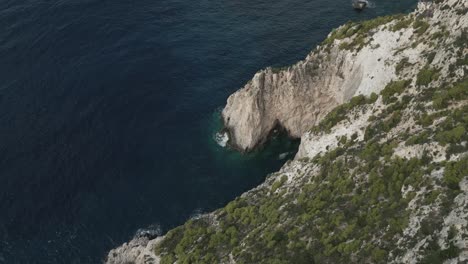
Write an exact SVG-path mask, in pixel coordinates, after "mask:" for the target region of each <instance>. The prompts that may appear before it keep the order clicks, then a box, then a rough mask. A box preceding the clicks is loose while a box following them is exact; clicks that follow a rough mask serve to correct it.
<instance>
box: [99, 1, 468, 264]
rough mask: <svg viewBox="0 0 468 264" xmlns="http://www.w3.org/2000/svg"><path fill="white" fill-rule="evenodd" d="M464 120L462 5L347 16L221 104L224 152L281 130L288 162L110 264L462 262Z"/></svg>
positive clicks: (466, 66)
mask: <svg viewBox="0 0 468 264" xmlns="http://www.w3.org/2000/svg"><path fill="white" fill-rule="evenodd" d="M467 117H468V2H467V1H465V0H435V1H423V2H421V3H420V4H419V5H418V8H417V9H416V10H415V11H414V12H412V13H410V14H408V15H394V16H387V17H380V18H377V19H374V20H370V21H364V22H359V23H354V22H350V23H348V24H345V25H343V26H341V27H339V28H338V29H335V30H334V31H333V32H331V33H330V35H329V36H328V38H327V39H326V40H324V42H323V43H322V44H321V45H319V46H318V47H317V48H316V49H315V50H314V51H312V52H311V53H310V54H309V55H308V56H307V57H306V58H305V59H304V60H303V61H300V62H298V63H296V64H295V65H292V66H289V67H284V68H281V69H274V68H267V69H265V70H262V71H260V72H258V73H257V74H255V76H254V77H253V79H252V80H251V81H249V82H248V83H247V84H246V85H245V86H244V87H243V88H242V89H240V90H239V91H237V92H236V93H234V94H233V95H231V96H230V97H229V99H228V101H227V105H226V107H225V108H224V110H223V112H222V118H223V121H224V123H225V127H226V131H228V134H229V142H228V144H229V145H231V146H232V147H234V148H236V149H239V150H240V151H250V150H252V149H254V148H255V147H257V146H259V145H261V144H263V143H265V141H266V140H267V139H268V135H269V134H270V133H271V131H272V130H273V129H275V128H277V127H281V128H283V129H285V130H286V131H287V132H288V134H289V135H290V136H291V137H296V138H301V145H300V148H299V152H298V153H297V155H296V158H295V159H294V160H292V161H289V162H287V163H286V164H285V165H284V166H283V168H282V169H281V170H280V171H279V172H276V173H273V174H272V175H269V176H268V178H267V179H266V181H265V182H264V183H263V184H261V185H260V186H258V187H256V188H255V189H253V190H250V191H248V192H246V193H244V194H243V195H242V196H241V197H238V198H237V199H236V200H234V201H232V202H231V203H229V204H228V205H227V206H226V207H224V208H221V209H219V210H216V211H214V212H212V213H209V214H205V215H202V216H200V217H198V218H196V219H191V220H189V221H187V223H185V224H184V225H182V226H180V227H177V228H175V229H173V230H171V231H169V232H168V233H167V234H166V235H165V236H161V237H157V238H145V237H138V238H135V239H134V240H132V241H130V242H128V243H125V244H124V245H122V246H121V247H119V248H117V249H114V250H112V251H111V252H110V253H109V255H108V257H107V263H138V264H139V263H161V264H166V263H343V262H351V263H466V262H468V155H467V154H468V133H467V131H468V118H467Z"/></svg>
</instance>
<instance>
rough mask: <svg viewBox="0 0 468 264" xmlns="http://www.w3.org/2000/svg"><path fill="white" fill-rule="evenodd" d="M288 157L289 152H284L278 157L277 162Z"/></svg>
mask: <svg viewBox="0 0 468 264" xmlns="http://www.w3.org/2000/svg"><path fill="white" fill-rule="evenodd" d="M288 155H289V152H284V153H281V154H279V155H278V159H279V160H283V159H285V158H286V157H287V156H288Z"/></svg>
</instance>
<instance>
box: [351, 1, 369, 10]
mask: <svg viewBox="0 0 468 264" xmlns="http://www.w3.org/2000/svg"><path fill="white" fill-rule="evenodd" d="M368 5H369V2H368V1H367V0H353V8H354V9H356V10H363V9H364V8H366V7H367V6H368Z"/></svg>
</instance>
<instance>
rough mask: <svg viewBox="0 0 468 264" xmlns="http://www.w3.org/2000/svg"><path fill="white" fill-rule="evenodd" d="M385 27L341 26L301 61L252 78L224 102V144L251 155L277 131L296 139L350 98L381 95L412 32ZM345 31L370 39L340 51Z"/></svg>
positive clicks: (392, 75) (416, 50) (268, 69)
mask: <svg viewBox="0 0 468 264" xmlns="http://www.w3.org/2000/svg"><path fill="white" fill-rule="evenodd" d="M390 19H391V18H388V20H390ZM383 21H386V19H384V20H383ZM379 26H380V27H379ZM384 26H385V25H377V26H373V27H374V28H370V29H359V25H351V24H350V25H346V26H343V27H341V28H340V29H338V30H337V31H335V32H333V33H331V34H330V36H329V39H327V40H326V41H325V42H324V43H323V44H322V45H321V46H319V47H318V48H317V49H315V50H314V51H313V52H312V53H311V54H309V55H308V56H307V58H306V59H305V60H303V61H301V62H298V63H297V64H295V65H293V66H289V67H286V68H283V69H273V68H267V69H265V70H262V71H260V72H258V73H257V74H255V76H254V77H253V79H252V80H251V81H250V82H248V83H247V84H246V85H245V87H243V88H242V89H240V90H239V91H237V92H236V93H234V94H233V95H231V96H230V97H229V98H228V100H227V105H226V107H225V108H224V110H223V112H222V117H223V120H224V124H225V127H226V128H227V130H228V131H229V134H230V142H229V144H230V145H231V146H233V147H235V148H237V149H240V150H242V151H249V150H252V149H253V148H254V147H255V146H257V145H258V144H262V143H263V142H264V141H265V140H266V139H267V136H268V134H269V133H270V131H271V130H272V129H273V128H275V127H276V126H281V127H283V128H285V129H286V130H287V132H288V133H289V134H290V136H292V137H295V138H300V137H301V136H302V134H303V133H304V132H306V131H307V130H309V129H310V128H311V127H312V126H314V125H316V124H318V122H320V120H321V119H322V118H323V117H324V116H325V115H326V114H327V113H328V112H329V111H330V110H331V109H333V108H334V107H336V106H337V105H339V104H342V103H344V102H347V101H348V100H349V99H350V98H351V97H353V96H355V95H359V94H362V95H370V94H371V93H372V92H376V93H378V92H380V91H381V90H382V89H383V88H384V87H385V85H386V84H387V83H388V82H390V80H392V79H394V78H395V64H396V63H398V62H399V61H400V60H401V58H402V57H403V56H404V54H402V53H398V54H395V53H396V51H397V50H398V49H401V47H402V46H404V45H406V44H407V43H409V42H410V37H411V36H412V29H409V30H406V31H404V32H401V31H399V32H393V31H390V30H381V29H382V28H383V27H384ZM345 30H346V31H349V32H352V31H353V30H356V31H359V30H366V31H367V32H366V33H368V32H369V31H371V32H370V36H371V38H372V39H369V40H366V44H365V45H362V47H361V46H360V45H361V44H360V43H356V44H354V45H353V44H352V45H350V46H349V47H345V45H346V43H347V41H350V39H349V38H343V39H336V38H337V37H340V36H337V35H338V34H341V37H344V36H343V34H346V32H344V31H345ZM402 33H403V34H402ZM355 34H356V35H355V36H354V38H360V37H361V36H360V35H359V33H358V32H356V33H355ZM351 38H352V37H351ZM332 39H336V41H332ZM343 43H344V44H343ZM423 52H424V49H423V48H418V49H415V50H414V51H413V54H412V56H414V57H419V56H421V55H422V53H423Z"/></svg>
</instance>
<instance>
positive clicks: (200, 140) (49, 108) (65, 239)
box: [0, 0, 416, 263]
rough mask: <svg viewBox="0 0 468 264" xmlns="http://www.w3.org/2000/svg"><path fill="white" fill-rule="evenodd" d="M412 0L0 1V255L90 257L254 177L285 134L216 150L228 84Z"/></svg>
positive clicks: (4, 258)
mask: <svg viewBox="0 0 468 264" xmlns="http://www.w3.org/2000/svg"><path fill="white" fill-rule="evenodd" d="M415 2H416V0H411V1H408V0H398V1H388V0H379V1H377V0H376V1H375V3H374V4H375V7H374V8H372V9H368V10H365V11H364V12H361V13H356V12H354V11H353V10H352V9H351V7H350V1H349V0H335V1H329V0H308V1H305V0H284V1H270V0H248V1H246V0H197V1H187V0H139V1H135V0H0V263H99V262H101V261H102V260H103V259H104V256H105V254H106V251H108V250H109V249H111V248H112V247H115V246H117V245H119V244H121V243H122V242H124V241H126V240H129V239H130V238H131V237H132V236H133V235H134V234H135V232H136V231H137V229H138V228H142V227H149V226H151V225H153V226H159V227H161V228H162V230H167V229H168V228H171V227H174V226H176V225H179V224H181V223H183V222H184V221H185V220H186V219H187V218H189V217H190V216H191V215H193V214H196V213H200V212H206V211H210V210H213V209H215V208H218V207H220V206H223V205H224V204H226V203H227V202H228V201H229V200H230V199H232V198H234V197H235V196H237V195H239V194H241V193H242V192H244V191H246V190H248V189H250V188H252V187H254V186H256V185H258V184H259V183H261V182H262V181H263V179H264V177H265V176H266V174H267V173H269V172H272V171H275V170H277V169H278V168H279V167H280V166H281V165H282V164H283V163H284V162H285V160H279V159H278V155H279V154H281V153H284V152H294V150H295V148H296V147H297V143H291V141H289V140H287V139H285V138H279V139H277V140H273V142H272V143H270V144H269V145H268V146H267V147H266V148H265V149H263V150H261V151H259V152H257V153H253V154H250V155H246V156H242V155H240V154H238V153H235V152H233V151H230V150H227V149H223V148H221V147H219V146H218V145H217V144H216V143H215V142H214V140H213V135H214V133H215V132H216V130H217V129H219V126H220V122H219V109H220V108H221V107H222V106H223V105H224V103H225V101H226V99H227V97H228V95H229V94H231V93H232V92H234V91H235V90H236V89H238V88H239V87H241V86H242V85H243V84H244V83H245V82H246V81H247V80H248V79H250V78H251V76H252V75H253V74H254V73H255V72H256V71H257V70H259V69H261V68H264V67H266V66H267V65H276V66H281V65H285V64H290V63H293V62H295V61H297V60H299V59H302V58H303V57H304V56H305V55H306V54H307V53H308V52H309V51H310V50H311V49H312V48H313V47H314V46H315V45H316V44H318V43H319V42H321V41H322V40H323V39H324V38H325V36H326V35H327V34H328V32H329V31H330V30H331V29H332V28H333V27H336V26H338V25H340V24H342V23H344V22H346V21H348V20H350V19H352V20H360V19H366V18H371V17H376V16H379V15H384V14H389V13H397V12H407V11H409V10H411V9H412V8H413V7H414V6H415ZM292 155H293V153H291V155H289V157H291V156H292Z"/></svg>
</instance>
